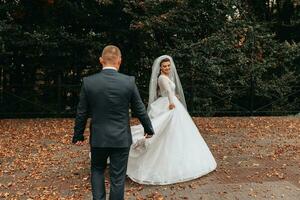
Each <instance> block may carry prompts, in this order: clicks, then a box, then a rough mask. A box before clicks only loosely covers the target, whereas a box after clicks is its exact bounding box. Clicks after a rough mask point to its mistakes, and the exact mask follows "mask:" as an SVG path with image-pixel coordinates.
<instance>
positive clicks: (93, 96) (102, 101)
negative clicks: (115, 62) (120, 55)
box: [72, 69, 154, 148]
mask: <svg viewBox="0 0 300 200" xmlns="http://www.w3.org/2000/svg"><path fill="white" fill-rule="evenodd" d="M130 105H131V109H132V110H133V112H134V113H135V114H136V116H137V117H138V119H139V120H140V122H141V123H142V125H143V127H144V130H145V132H146V133H147V134H149V135H153V134H154V131H153V128H152V125H151V121H150V119H149V116H148V114H147V112H146V109H145V106H144V104H143V102H142V100H141V97H140V94H139V91H138V88H137V86H136V84H135V78H134V77H131V76H127V75H124V74H121V73H119V72H117V71H116V70H113V69H105V70H102V71H101V72H100V73H97V74H94V75H91V76H88V77H85V78H83V83H82V87H81V91H80V99H79V103H78V106H77V114H76V119H75V127H74V136H73V140H72V142H73V143H76V142H77V141H83V140H84V136H83V133H84V130H85V126H86V122H87V119H88V113H91V127H90V133H91V135H90V145H91V146H92V147H118V148H119V147H129V146H130V145H131V144H132V136H131V130H130V123H129V120H130V117H129V107H130Z"/></svg>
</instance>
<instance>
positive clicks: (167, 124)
mask: <svg viewBox="0 0 300 200" xmlns="http://www.w3.org/2000/svg"><path fill="white" fill-rule="evenodd" d="M174 104H175V108H174V109H173V110H169V109H168V106H169V100H168V98H167V97H160V98H158V99H157V100H156V101H155V102H153V103H152V104H151V107H150V111H149V116H150V118H151V122H152V125H153V129H154V131H155V135H154V136H153V137H152V138H150V139H145V138H144V129H143V127H142V126H141V125H136V126H132V127H131V131H132V138H133V144H132V145H131V148H130V153H129V159H128V165H127V175H128V176H129V177H130V178H131V179H132V180H133V181H135V182H138V183H140V184H149V185H166V184H173V183H178V182H183V181H189V180H192V179H195V178H198V177H201V176H203V175H206V174H208V173H209V172H211V171H213V170H214V169H216V166H217V164H216V161H215V159H214V157H213V155H212V153H211V152H210V150H209V148H208V146H207V144H206V143H205V141H204V139H203V138H202V136H201V135H200V133H199V131H198V128H197V127H196V125H195V124H194V122H193V120H192V118H191V117H190V115H189V114H188V112H187V111H186V109H185V107H184V106H183V105H182V104H181V102H180V101H179V100H178V99H177V98H176V97H174Z"/></svg>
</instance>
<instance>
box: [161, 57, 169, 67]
mask: <svg viewBox="0 0 300 200" xmlns="http://www.w3.org/2000/svg"><path fill="white" fill-rule="evenodd" d="M164 62H171V61H170V59H169V58H164V59H162V60H161V61H160V63H159V66H161V64H162V63H164Z"/></svg>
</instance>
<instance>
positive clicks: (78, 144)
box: [75, 141, 83, 146]
mask: <svg viewBox="0 0 300 200" xmlns="http://www.w3.org/2000/svg"><path fill="white" fill-rule="evenodd" d="M75 145H77V146H82V145H83V141H77V142H76V143H75Z"/></svg>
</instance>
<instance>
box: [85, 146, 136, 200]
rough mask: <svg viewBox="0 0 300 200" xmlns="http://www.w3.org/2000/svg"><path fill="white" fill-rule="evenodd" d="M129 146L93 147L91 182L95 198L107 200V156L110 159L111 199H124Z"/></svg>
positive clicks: (96, 199) (94, 199)
mask: <svg viewBox="0 0 300 200" xmlns="http://www.w3.org/2000/svg"><path fill="white" fill-rule="evenodd" d="M129 149H130V148H129V147H125V148H99V147H91V184H92V194H93V200H105V199H106V192H105V177H104V171H105V169H106V166H107V158H108V157H109V159H110V167H109V170H110V173H109V174H110V194H109V199H110V200H124V189H125V178H126V170H127V162H128V155H129Z"/></svg>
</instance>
